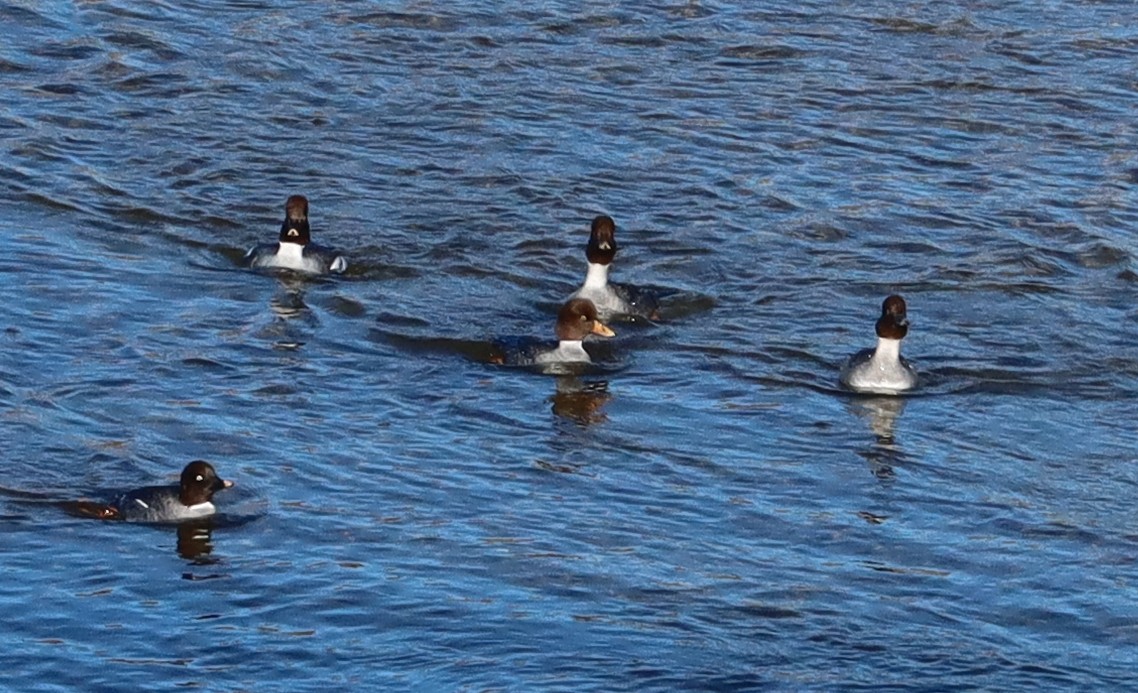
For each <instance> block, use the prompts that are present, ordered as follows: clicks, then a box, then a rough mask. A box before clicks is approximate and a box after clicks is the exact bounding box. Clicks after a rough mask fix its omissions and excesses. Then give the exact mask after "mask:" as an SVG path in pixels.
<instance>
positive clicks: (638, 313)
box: [569, 214, 660, 321]
mask: <svg viewBox="0 0 1138 693" xmlns="http://www.w3.org/2000/svg"><path fill="white" fill-rule="evenodd" d="M616 251H617V245H616V222H614V221H613V220H612V217H610V216H608V215H607V214H601V215H599V216H597V217H595V218H594V219H593V223H592V226H591V228H590V231H589V243H588V245H586V246H585V259H586V260H588V262H589V267H588V270H587V272H586V274H585V283H584V284H582V285H581V288H579V289H577V290H576V291H574V292H573V293H572V294H571V295H570V296H569V298H570V299H573V298H587V299H589V300H590V301H592V302H593V305H595V306H596V308H597V315H598V316H600V318H601V319H602V320H606V321H608V320H614V319H616V318H618V317H624V318H628V317H631V318H641V319H646V320H659V319H660V312H659V299H658V298H657V296H656V295H655V294H654V293H653V292H651V291H649V290H647V289H643V288H640V287H637V286H632V285H630V284H617V283H615V282H610V281H609V269H610V266H611V265H612V261H613V260H614V259H615V258H616Z"/></svg>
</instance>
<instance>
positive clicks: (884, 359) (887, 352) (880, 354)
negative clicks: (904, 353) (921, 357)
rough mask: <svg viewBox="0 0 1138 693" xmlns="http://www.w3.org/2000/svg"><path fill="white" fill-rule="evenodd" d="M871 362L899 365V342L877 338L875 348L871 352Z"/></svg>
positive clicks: (898, 340) (897, 340)
mask: <svg viewBox="0 0 1138 693" xmlns="http://www.w3.org/2000/svg"><path fill="white" fill-rule="evenodd" d="M873 360H874V361H877V362H878V363H900V361H901V340H900V339H887V338H885V337H878V338H877V348H876V349H874V350H873Z"/></svg>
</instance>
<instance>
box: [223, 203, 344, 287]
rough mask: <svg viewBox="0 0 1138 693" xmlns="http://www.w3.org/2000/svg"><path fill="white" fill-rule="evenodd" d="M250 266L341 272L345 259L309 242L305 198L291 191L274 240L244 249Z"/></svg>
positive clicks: (301, 270)
mask: <svg viewBox="0 0 1138 693" xmlns="http://www.w3.org/2000/svg"><path fill="white" fill-rule="evenodd" d="M245 264H247V265H248V266H249V267H252V268H255V269H258V268H278V269H290V270H295V271H297V272H307V273H308V274H325V273H327V272H343V271H344V270H346V269H347V268H348V261H347V260H346V259H344V256H343V255H340V254H339V253H336V252H335V251H332V250H329V249H327V248H324V247H321V246H319V245H317V244H315V243H313V242H312V238H311V230H310V228H309V226H308V198H306V197H305V196H304V195H293V196H292V197H290V198H288V201H286V202H285V219H284V222H283V223H282V224H281V235H280V240H279V241H278V242H277V243H261V244H259V245H256V246H253V247H252V248H250V249H249V252H247V253H245Z"/></svg>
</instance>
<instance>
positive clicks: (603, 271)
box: [581, 262, 609, 289]
mask: <svg viewBox="0 0 1138 693" xmlns="http://www.w3.org/2000/svg"><path fill="white" fill-rule="evenodd" d="M608 283H609V266H608V265H602V264H600V263H599V262H590V263H589V272H588V274H586V275H585V284H584V285H583V286H582V287H581V288H582V289H603V288H605V287H606V286H608Z"/></svg>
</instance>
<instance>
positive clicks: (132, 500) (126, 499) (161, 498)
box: [84, 460, 233, 522]
mask: <svg viewBox="0 0 1138 693" xmlns="http://www.w3.org/2000/svg"><path fill="white" fill-rule="evenodd" d="M231 486H233V482H232V481H227V480H225V479H222V478H221V477H219V476H218V475H217V472H216V471H215V470H214V468H213V465H211V464H210V463H209V462H205V461H203V460H195V461H193V462H190V463H189V464H187V465H186V467H185V468H184V469H183V470H182V476H181V479H180V480H179V482H178V484H177V485H175V486H145V487H143V488H139V489H135V490H133V491H127V492H126V493H124V494H122V495H120V496H119V497H118V498H116V499H115V500H114V501H113V502H112V503H111V504H110V505H105V506H95V505H93V504H86V505H85V506H84V511H85V513H86V514H88V515H94V516H96V517H99V518H101V519H104V520H126V521H128V522H182V521H184V520H194V519H198V518H202V517H209V516H210V515H213V514H214V513H216V512H217V507H216V506H214V504H213V494H214V493H216V492H218V491H221V490H222V489H227V488H230V487H231Z"/></svg>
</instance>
